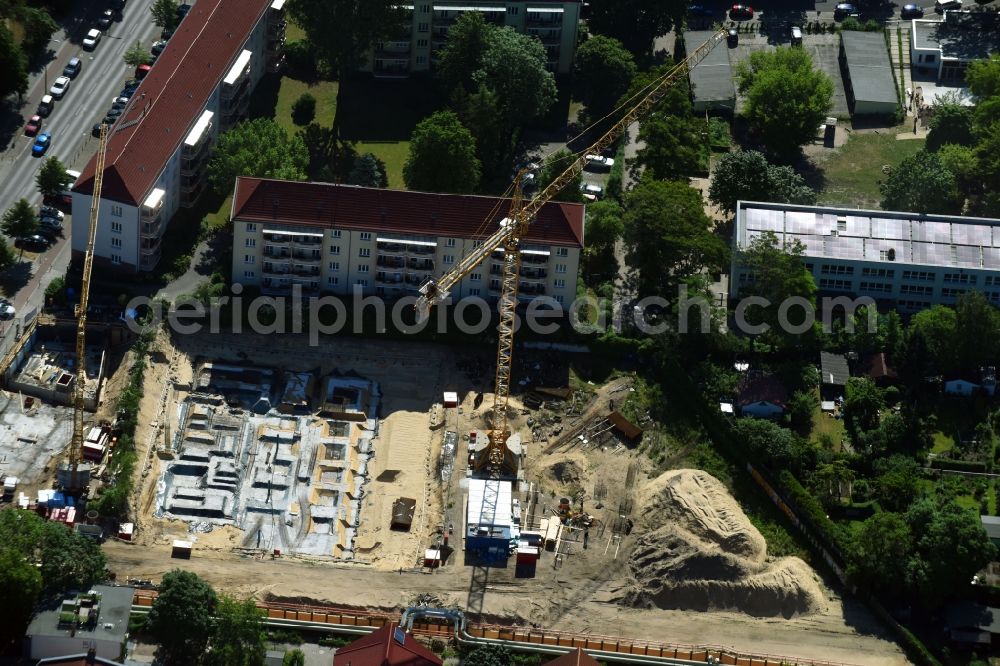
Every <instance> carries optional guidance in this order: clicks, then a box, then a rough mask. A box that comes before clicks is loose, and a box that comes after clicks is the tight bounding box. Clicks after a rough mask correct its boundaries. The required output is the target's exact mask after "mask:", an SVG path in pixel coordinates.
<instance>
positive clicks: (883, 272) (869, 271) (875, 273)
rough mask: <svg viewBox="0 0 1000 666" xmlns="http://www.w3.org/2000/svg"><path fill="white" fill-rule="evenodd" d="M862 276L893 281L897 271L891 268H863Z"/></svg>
mask: <svg viewBox="0 0 1000 666" xmlns="http://www.w3.org/2000/svg"><path fill="white" fill-rule="evenodd" d="M861 276H862V277H878V278H889V279H892V278H893V277H895V276H896V271H894V270H893V269H891V268H862V269H861Z"/></svg>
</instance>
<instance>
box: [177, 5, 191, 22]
mask: <svg viewBox="0 0 1000 666" xmlns="http://www.w3.org/2000/svg"><path fill="white" fill-rule="evenodd" d="M189 11H191V5H189V4H188V3H186V2H185V3H184V4H183V5H177V20H178V21H183V20H184V17H185V16H187V15H188V12H189Z"/></svg>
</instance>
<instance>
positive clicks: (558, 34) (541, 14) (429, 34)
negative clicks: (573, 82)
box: [364, 0, 582, 78]
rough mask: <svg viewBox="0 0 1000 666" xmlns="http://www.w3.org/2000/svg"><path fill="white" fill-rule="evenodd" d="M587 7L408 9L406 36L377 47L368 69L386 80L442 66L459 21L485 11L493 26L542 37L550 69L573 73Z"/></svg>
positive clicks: (492, 4)
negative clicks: (583, 9)
mask: <svg viewBox="0 0 1000 666" xmlns="http://www.w3.org/2000/svg"><path fill="white" fill-rule="evenodd" d="M581 5H582V3H581V2H580V0H534V1H533V2H526V1H525V0H506V1H505V0H438V1H437V2H414V4H408V5H402V7H403V9H404V11H405V13H406V16H405V19H404V25H405V28H404V30H403V34H401V35H400V36H399V38H398V39H395V40H386V41H384V42H381V43H380V44H376V46H375V48H374V49H373V51H372V54H371V57H370V58H369V61H368V64H367V65H366V67H365V68H364V69H365V71H370V72H372V73H373V74H374V75H375V76H377V77H385V78H402V77H406V76H409V75H410V74H411V73H413V72H426V71H428V70H429V69H430V68H431V66H432V65H434V64H435V63H436V62H437V53H438V51H440V50H441V49H442V48H444V44H445V41H446V40H447V39H448V31H449V30H450V29H451V26H452V25H454V24H455V21H457V20H458V17H459V16H461V15H462V14H464V13H465V12H479V13H480V14H482V16H483V18H484V19H485V20H486V22H487V23H491V24H493V25H497V26H508V27H510V28H513V29H514V30H516V31H518V32H520V33H522V34H525V35H533V36H535V37H538V39H539V40H541V42H542V45H543V46H544V47H545V51H546V53H547V54H548V68H549V69H550V70H552V71H553V72H555V73H557V74H568V73H569V71H570V68H572V66H573V57H574V55H575V53H576V41H577V29H578V26H579V24H580V7H581Z"/></svg>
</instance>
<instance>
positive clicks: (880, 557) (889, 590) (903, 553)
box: [848, 511, 913, 596]
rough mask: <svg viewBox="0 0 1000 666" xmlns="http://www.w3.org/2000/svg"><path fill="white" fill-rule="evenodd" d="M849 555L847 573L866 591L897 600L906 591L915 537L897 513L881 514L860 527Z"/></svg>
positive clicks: (883, 512) (886, 512)
mask: <svg viewBox="0 0 1000 666" xmlns="http://www.w3.org/2000/svg"><path fill="white" fill-rule="evenodd" d="M851 545H852V546H853V547H852V548H851V550H850V552H849V553H848V573H849V574H850V576H851V577H852V578H853V579H854V580H856V581H857V582H858V584H859V585H860V586H862V587H863V588H865V589H874V590H878V591H881V592H884V593H886V594H889V595H893V596H895V595H896V594H899V593H901V592H904V591H906V589H907V580H908V577H909V562H910V556H911V553H912V549H913V537H912V535H911V534H910V527H909V525H907V523H906V520H904V518H903V517H902V516H901V515H899V514H898V513H890V512H888V511H881V512H879V513H876V514H875V515H873V516H871V517H870V518H868V519H867V520H865V521H864V523H862V524H861V529H859V530H858V531H857V534H856V535H855V538H854V540H853V541H852V544H851Z"/></svg>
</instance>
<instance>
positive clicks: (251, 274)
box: [243, 271, 257, 279]
mask: <svg viewBox="0 0 1000 666" xmlns="http://www.w3.org/2000/svg"><path fill="white" fill-rule="evenodd" d="M243 277H245V278H251V279H253V278H255V277H257V274H256V273H255V272H253V271H243Z"/></svg>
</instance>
